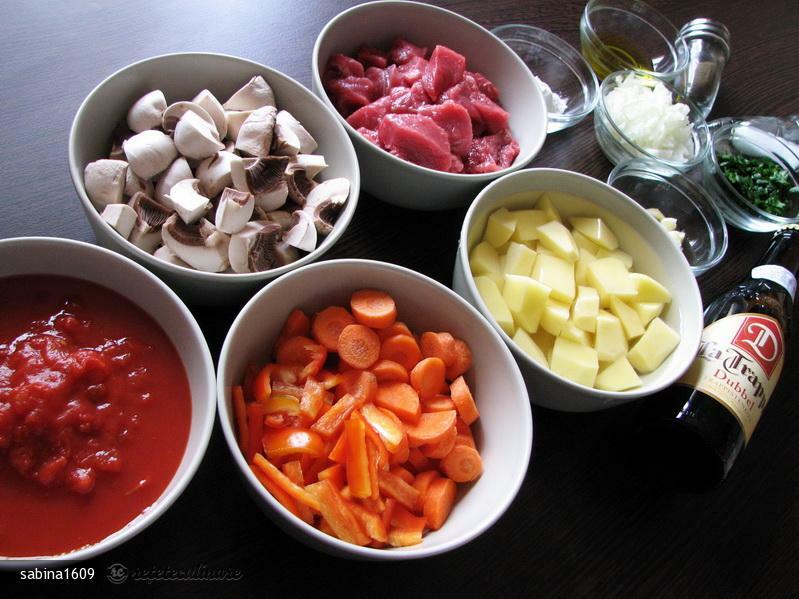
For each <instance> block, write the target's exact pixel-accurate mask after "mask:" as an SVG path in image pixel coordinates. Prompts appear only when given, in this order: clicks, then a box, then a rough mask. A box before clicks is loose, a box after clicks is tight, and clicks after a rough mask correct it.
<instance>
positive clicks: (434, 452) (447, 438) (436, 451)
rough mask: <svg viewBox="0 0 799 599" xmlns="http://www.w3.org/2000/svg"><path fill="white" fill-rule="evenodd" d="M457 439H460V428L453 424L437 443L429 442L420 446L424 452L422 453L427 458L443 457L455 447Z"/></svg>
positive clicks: (438, 458)
mask: <svg viewBox="0 0 799 599" xmlns="http://www.w3.org/2000/svg"><path fill="white" fill-rule="evenodd" d="M457 440H458V429H457V427H455V426H453V427H452V428H450V429H449V430H448V431H447V434H446V435H444V436H443V437H442V438H441V439H439V440H438V441H436V442H435V443H428V444H426V445H422V446H421V447H420V448H419V450H420V451H421V452H422V455H423V456H424V457H426V458H430V459H433V460H440V459H441V458H443V457H446V456H447V455H448V454H449V452H450V451H452V450H453V449H454V447H455V444H456V441H457Z"/></svg>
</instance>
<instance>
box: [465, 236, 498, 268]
mask: <svg viewBox="0 0 799 599" xmlns="http://www.w3.org/2000/svg"><path fill="white" fill-rule="evenodd" d="M469 268H470V269H471V271H472V274H473V275H474V276H476V277H478V276H480V275H488V274H500V273H501V272H502V269H501V268H500V266H499V254H497V250H496V249H495V248H494V246H493V245H491V244H490V243H488V242H487V241H481V242H480V243H478V244H477V245H476V246H474V247H473V248H472V251H471V253H470V254H469Z"/></svg>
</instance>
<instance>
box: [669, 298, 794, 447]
mask: <svg viewBox="0 0 799 599" xmlns="http://www.w3.org/2000/svg"><path fill="white" fill-rule="evenodd" d="M784 350H785V344H784V338H783V334H782V329H781V328H780V325H779V322H777V321H776V320H775V319H774V318H771V317H770V316H766V315H764V314H751V313H740V314H734V315H732V316H727V317H726V318H722V319H720V320H717V321H716V322H714V323H712V324H710V325H709V326H707V327H706V328H705V330H704V331H703V333H702V341H701V343H700V344H699V353H698V354H697V357H696V359H695V360H694V362H693V364H691V367H690V368H689V369H688V371H687V372H686V373H685V374H684V375H683V376H682V378H681V379H680V380H679V381H678V384H682V385H689V386H691V387H694V388H695V389H698V390H699V391H702V392H703V393H706V394H707V395H709V396H710V397H712V398H714V399H715V400H717V401H719V402H721V403H722V404H723V405H724V406H725V407H726V408H727V409H728V410H729V411H730V412H731V413H732V414H733V415H734V416H735V417H736V418H737V419H738V422H740V424H741V428H742V429H743V431H744V437H745V438H746V442H747V443H748V442H749V439H750V438H751V436H752V432H753V431H754V430H755V427H756V426H757V423H758V420H760V415H761V414H762V413H763V409H764V408H765V407H766V404H767V403H768V400H769V398H770V397H771V394H772V393H773V392H774V388H775V387H776V386H777V381H778V380H779V378H780V373H781V372H782V362H783V358H784Z"/></svg>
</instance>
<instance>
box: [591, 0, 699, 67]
mask: <svg viewBox="0 0 799 599" xmlns="http://www.w3.org/2000/svg"><path fill="white" fill-rule="evenodd" d="M580 48H581V50H582V53H583V56H584V57H585V59H586V60H587V61H588V63H589V64H590V65H591V67H592V68H593V69H594V72H595V73H596V74H597V77H599V78H600V79H604V78H605V77H607V76H608V75H609V74H610V73H612V72H614V71H619V70H628V69H631V70H638V71H643V72H646V73H649V74H652V75H655V76H657V77H658V78H660V79H665V80H667V81H672V80H674V79H675V78H676V77H677V76H678V75H680V74H681V73H682V72H683V71H685V69H686V68H687V67H688V46H687V45H686V43H685V41H684V40H683V39H682V38H681V37H680V34H679V31H678V30H677V28H676V27H675V26H674V25H673V24H672V23H671V21H669V20H668V19H667V18H666V17H665V16H663V15H662V14H661V13H660V12H658V11H657V10H655V9H654V8H652V7H651V6H649V5H648V4H646V3H644V2H640V1H639V0H590V2H588V4H586V6H585V10H584V11H583V14H582V17H581V18H580Z"/></svg>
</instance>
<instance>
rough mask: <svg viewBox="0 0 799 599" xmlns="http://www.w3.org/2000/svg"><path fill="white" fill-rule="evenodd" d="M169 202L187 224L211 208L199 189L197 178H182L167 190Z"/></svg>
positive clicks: (195, 220)
mask: <svg viewBox="0 0 799 599" xmlns="http://www.w3.org/2000/svg"><path fill="white" fill-rule="evenodd" d="M167 198H168V199H169V203H170V204H171V205H172V208H174V210H175V212H177V213H178V215H179V216H180V218H181V219H183V222H184V223H186V224H187V225H191V224H193V223H196V222H197V221H198V220H200V218H201V217H202V216H204V215H205V213H206V212H208V211H209V210H210V209H211V202H210V200H209V199H208V198H207V197H206V196H204V195H203V194H202V192H201V191H200V180H199V179H183V180H182V181H178V182H177V183H175V184H174V185H173V186H172V189H170V190H169V195H168V196H167Z"/></svg>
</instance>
